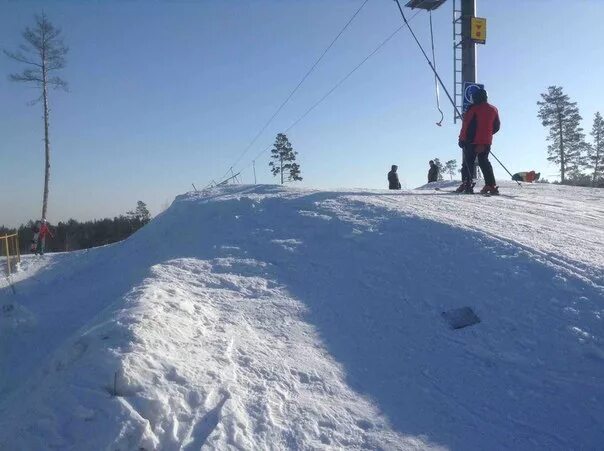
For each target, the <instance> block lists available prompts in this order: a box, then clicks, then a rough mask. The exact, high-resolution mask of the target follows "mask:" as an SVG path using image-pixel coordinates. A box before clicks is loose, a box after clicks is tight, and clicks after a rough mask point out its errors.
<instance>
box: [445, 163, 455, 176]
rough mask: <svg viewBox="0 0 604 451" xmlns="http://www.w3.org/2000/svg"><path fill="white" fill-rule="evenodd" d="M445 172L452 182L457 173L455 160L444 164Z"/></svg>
mask: <svg viewBox="0 0 604 451" xmlns="http://www.w3.org/2000/svg"><path fill="white" fill-rule="evenodd" d="M445 172H446V173H447V174H449V176H450V177H451V180H453V177H454V176H455V173H456V172H457V160H449V161H447V162H445Z"/></svg>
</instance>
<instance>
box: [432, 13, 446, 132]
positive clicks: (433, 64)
mask: <svg viewBox="0 0 604 451" xmlns="http://www.w3.org/2000/svg"><path fill="white" fill-rule="evenodd" d="M430 43H431V44H432V66H434V71H435V72H436V53H435V52H434V29H433V28H432V10H430ZM434 90H435V92H436V108H437V109H438V112H439V113H440V121H438V122H437V123H436V125H438V126H439V127H440V126H442V125H443V121H444V120H445V114H444V113H443V110H442V109H441V108H440V87H439V86H438V78H436V74H435V75H434Z"/></svg>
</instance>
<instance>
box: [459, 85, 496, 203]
mask: <svg viewBox="0 0 604 451" xmlns="http://www.w3.org/2000/svg"><path fill="white" fill-rule="evenodd" d="M487 99H488V95H487V91H486V90H484V89H479V90H478V91H476V93H475V94H474V96H473V100H474V103H473V104H472V106H470V108H469V109H468V111H467V112H466V114H465V115H464V117H463V125H462V127H461V132H460V133H459V147H461V149H462V150H463V164H462V166H461V175H462V184H461V185H460V186H459V188H457V190H456V191H457V192H458V193H466V194H473V193H474V183H473V182H472V174H474V165H475V164H476V157H478V165H479V166H480V170H481V171H482V175H483V176H484V188H482V190H481V191H480V193H481V194H499V189H498V188H497V185H495V175H494V174H493V166H492V165H491V162H490V161H489V152H490V151H491V144H492V142H493V135H494V134H495V133H497V132H498V131H499V128H500V126H501V122H500V121H499V112H498V111H497V108H495V107H494V106H493V105H491V104H489V103H488V102H487Z"/></svg>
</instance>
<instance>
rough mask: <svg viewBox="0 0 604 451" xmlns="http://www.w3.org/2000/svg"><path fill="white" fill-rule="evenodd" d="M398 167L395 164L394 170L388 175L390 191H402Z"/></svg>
mask: <svg viewBox="0 0 604 451" xmlns="http://www.w3.org/2000/svg"><path fill="white" fill-rule="evenodd" d="M397 169H398V166H397V165H395V164H393V165H392V169H391V170H390V172H389V173H388V189H401V182H399V180H398V174H397V173H396V170H397Z"/></svg>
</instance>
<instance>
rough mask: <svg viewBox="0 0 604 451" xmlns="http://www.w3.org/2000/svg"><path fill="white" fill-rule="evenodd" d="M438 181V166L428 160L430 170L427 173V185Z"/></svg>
mask: <svg viewBox="0 0 604 451" xmlns="http://www.w3.org/2000/svg"><path fill="white" fill-rule="evenodd" d="M437 180H438V166H436V164H435V163H434V160H430V170H429V171H428V183H430V182H436V181H437Z"/></svg>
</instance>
